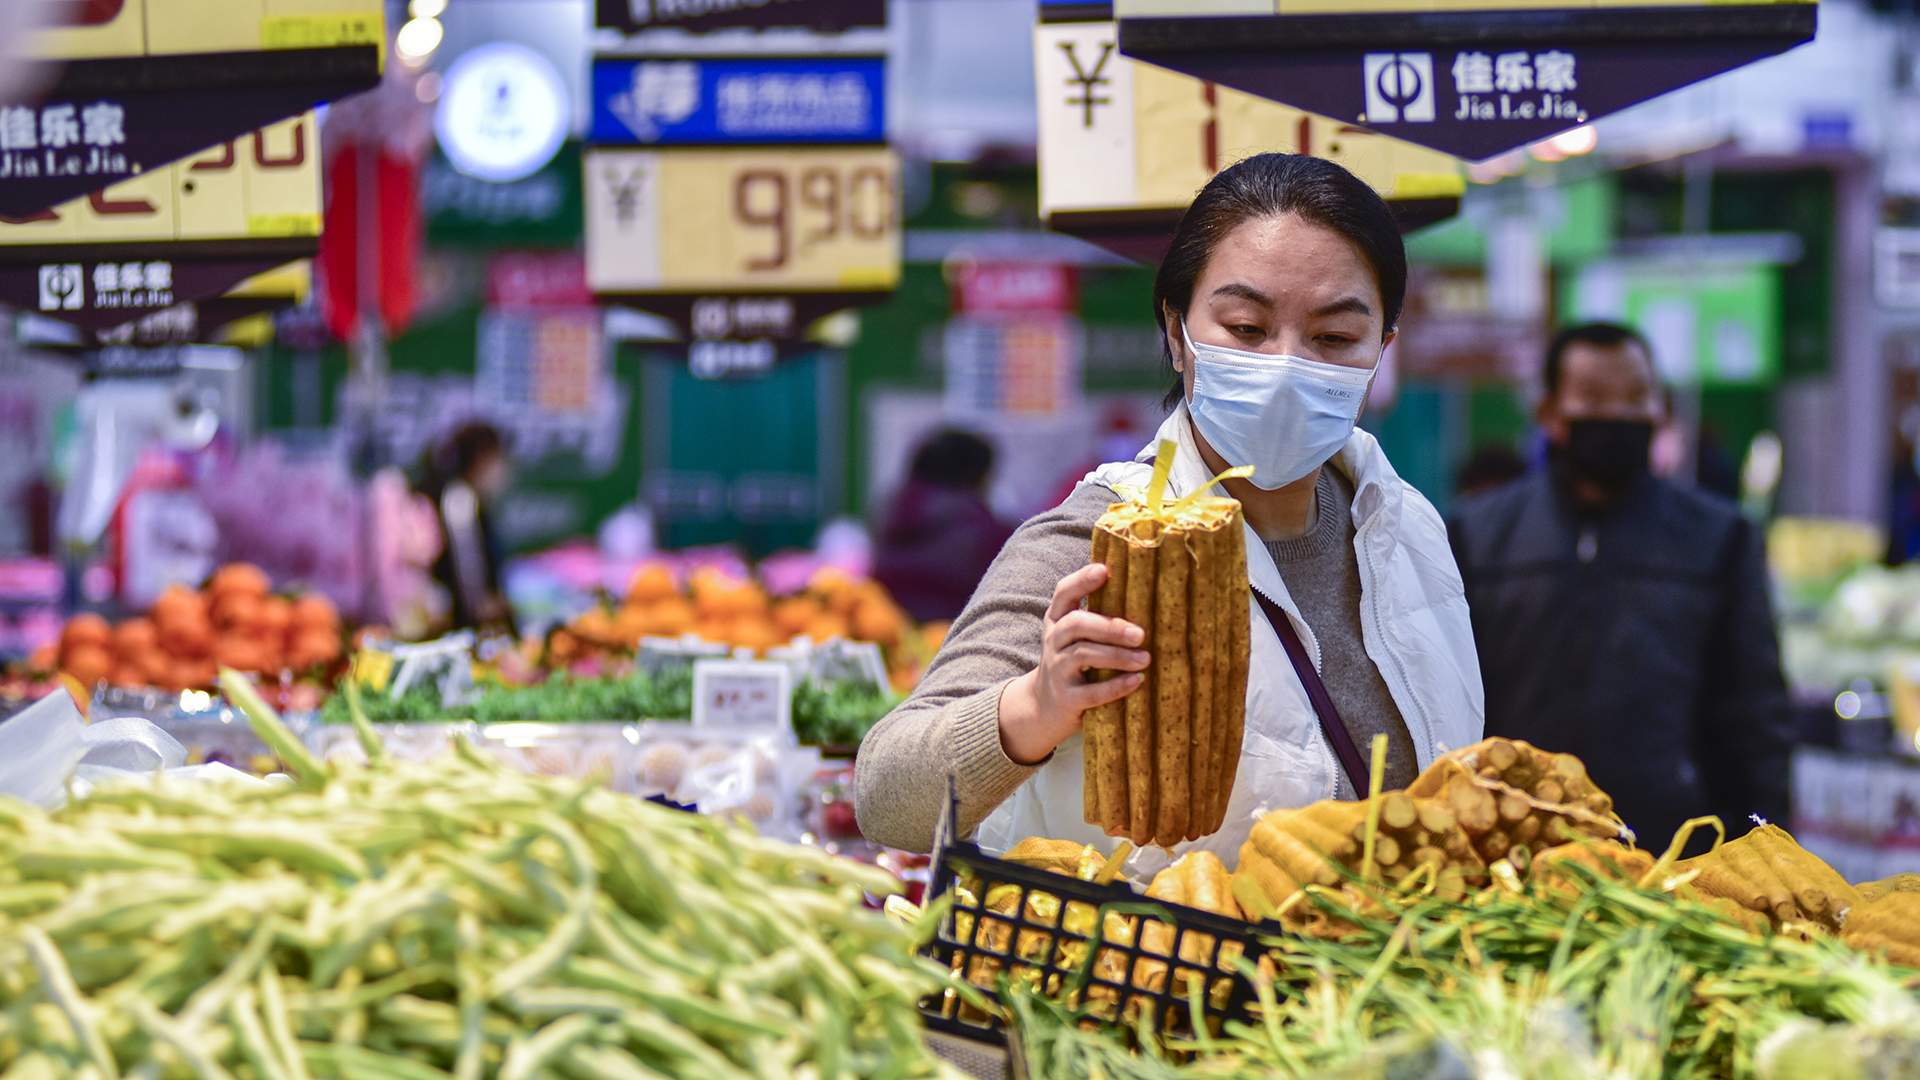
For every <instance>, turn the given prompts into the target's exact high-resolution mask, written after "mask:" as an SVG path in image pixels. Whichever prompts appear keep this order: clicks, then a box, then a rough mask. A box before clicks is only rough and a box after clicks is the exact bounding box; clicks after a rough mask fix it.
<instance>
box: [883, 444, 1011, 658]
mask: <svg viewBox="0 0 1920 1080" xmlns="http://www.w3.org/2000/svg"><path fill="white" fill-rule="evenodd" d="M992 475H993V447H992V446H991V445H989V444H988V443H987V441H986V440H985V439H982V438H981V437H980V436H978V435H975V434H973V433H972V432H970V431H959V430H956V429H947V430H943V431H937V432H935V433H934V434H933V435H931V436H929V437H928V438H927V439H926V440H925V441H924V442H922V443H921V444H920V447H919V449H917V450H915V451H914V454H913V464H912V465H910V466H909V467H908V469H907V480H906V483H905V484H902V485H901V487H900V490H899V491H898V492H896V493H895V494H894V496H893V500H892V501H891V502H890V503H889V504H888V506H887V510H886V516H885V517H884V519H883V520H882V521H881V524H880V535H879V536H878V538H876V540H875V543H874V551H873V576H874V578H875V579H876V580H878V581H879V582H880V583H881V584H882V585H885V586H886V587H887V591H888V592H890V593H892V594H893V596H894V599H895V600H898V601H899V602H900V604H901V606H902V607H905V608H906V609H907V611H908V613H910V614H911V615H912V616H913V617H914V618H915V619H918V620H920V621H922V622H925V621H927V620H929V619H951V618H953V617H955V616H957V615H959V614H960V609H961V608H964V607H966V606H967V597H969V596H972V595H973V587H974V586H975V585H977V584H979V581H980V576H981V575H982V574H985V573H986V572H987V566H988V565H989V564H991V563H992V562H993V557H994V556H995V555H998V554H999V553H1000V545H1002V544H1004V543H1006V542H1007V537H1009V536H1011V535H1013V527H1012V526H1010V525H1007V524H1006V523H1004V522H1002V521H1000V520H999V519H998V518H996V517H994V515H993V508H992V507H991V506H989V505H988V504H987V483H988V480H989V479H990V478H991V477H992Z"/></svg>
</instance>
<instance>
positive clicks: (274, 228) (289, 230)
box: [247, 214, 320, 236]
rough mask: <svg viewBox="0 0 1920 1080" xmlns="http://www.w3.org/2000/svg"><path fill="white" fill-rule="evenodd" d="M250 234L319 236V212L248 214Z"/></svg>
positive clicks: (248, 233) (248, 231)
mask: <svg viewBox="0 0 1920 1080" xmlns="http://www.w3.org/2000/svg"><path fill="white" fill-rule="evenodd" d="M247 235H248V236H319V235H320V215H319V214H248V215H247Z"/></svg>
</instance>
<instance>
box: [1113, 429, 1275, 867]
mask: <svg viewBox="0 0 1920 1080" xmlns="http://www.w3.org/2000/svg"><path fill="white" fill-rule="evenodd" d="M1171 457H1172V447H1171V445H1170V444H1162V446H1161V452H1160V458H1159V461H1158V462H1156V466H1157V467H1156V470H1155V483H1154V488H1153V489H1152V491H1151V492H1150V493H1149V497H1148V498H1146V499H1144V500H1135V501H1128V502H1119V503H1114V504H1113V505H1112V506H1110V507H1109V508H1108V509H1107V512H1106V513H1105V514H1104V515H1102V516H1101V518H1100V520H1099V521H1098V522H1096V523H1095V525H1094V530H1093V561H1094V562H1098V563H1104V564H1105V565H1106V567H1107V581H1106V584H1105V585H1103V586H1102V587H1101V588H1100V590H1099V591H1098V592H1096V593H1095V594H1094V595H1093V597H1092V598H1091V599H1090V600H1089V601H1088V608H1089V609H1090V610H1092V611H1094V612H1096V613H1098V614H1101V615H1111V616H1116V617H1119V618H1123V619H1126V620H1127V621H1128V622H1131V623H1133V624H1134V625H1136V626H1139V627H1140V628H1142V629H1143V630H1144V631H1145V632H1146V643H1145V645H1144V646H1143V648H1145V649H1146V650H1147V651H1148V654H1149V656H1150V657H1151V658H1152V659H1151V664H1150V666H1149V667H1148V668H1147V671H1146V672H1145V676H1146V678H1145V681H1144V682H1143V683H1142V684H1141V686H1140V688H1139V689H1138V690H1135V691H1134V692H1133V693H1131V694H1128V695H1127V696H1126V697H1125V698H1122V699H1121V700H1119V701H1116V702H1112V703H1110V704H1107V705H1103V706H1100V707H1099V708H1097V709H1093V710H1090V711H1089V712H1088V713H1087V714H1086V715H1085V717H1084V718H1083V723H1082V728H1081V730H1082V740H1083V743H1084V750H1085V762H1086V766H1085V768H1086V771H1085V774H1084V780H1083V784H1084V789H1085V807H1084V810H1085V817H1086V820H1087V821H1088V822H1089V823H1090V824H1094V825H1098V826H1100V827H1101V829H1103V830H1104V831H1105V832H1107V833H1108V834H1109V835H1112V836H1124V837H1127V838H1128V839H1130V840H1132V841H1133V843H1135V844H1138V845H1145V844H1159V845H1161V846H1170V845H1173V844H1177V843H1179V842H1181V841H1183V840H1192V839H1195V838H1198V837H1202V836H1206V835H1209V834H1211V833H1213V832H1215V831H1217V830H1218V829H1219V828H1220V824H1221V821H1222V820H1223V819H1224V818H1225V816H1226V812H1227V797H1228V795H1229V794H1230V793H1231V792H1232V791H1233V781H1234V775H1235V773H1236V772H1237V770H1238V768H1239V762H1240V738H1241V729H1242V725H1243V724H1244V723H1245V720H1246V696H1247V635H1248V631H1249V625H1248V607H1247V595H1248V587H1247V555H1246V539H1245V531H1244V529H1243V528H1242V527H1241V521H1242V518H1241V512H1240V504H1239V502H1237V501H1235V500H1233V499H1228V498H1223V497H1219V496H1212V495H1207V494H1204V492H1205V491H1206V490H1208V489H1210V488H1211V486H1212V485H1209V486H1208V488H1203V489H1202V494H1199V495H1197V496H1193V497H1189V498H1187V499H1183V500H1181V501H1179V502H1177V503H1171V504H1163V503H1161V502H1160V500H1159V499H1158V498H1157V497H1153V496H1154V494H1155V493H1157V491H1158V490H1160V489H1161V488H1162V487H1163V486H1164V483H1165V472H1166V469H1167V463H1168V462H1170V461H1171ZM1235 471H1236V472H1240V471H1241V470H1235ZM1113 674H1114V673H1113V672H1096V673H1095V677H1096V678H1108V677H1111V676H1112V675H1113Z"/></svg>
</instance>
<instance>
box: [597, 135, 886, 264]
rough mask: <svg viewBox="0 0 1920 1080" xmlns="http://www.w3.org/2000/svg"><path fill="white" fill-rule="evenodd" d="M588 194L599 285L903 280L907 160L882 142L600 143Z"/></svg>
mask: <svg viewBox="0 0 1920 1080" xmlns="http://www.w3.org/2000/svg"><path fill="white" fill-rule="evenodd" d="M586 192H587V200H586V218H587V282H588V284H589V285H590V286H592V288H593V291H594V292H596V293H602V294H623V293H624V294H644V293H686V292H727V293H735V294H738V293H780V292H789V291H801V292H807V291H833V292H886V291H889V290H891V289H893V287H894V286H895V285H896V284H898V282H899V280H900V254H901V249H900V198H899V160H898V158H896V157H895V156H894V154H893V152H892V151H891V150H888V149H886V148H885V147H832V148H792V149H752V150H726V149H686V150H595V151H591V152H589V153H588V155H587V160H586ZM669 256H670V257H669Z"/></svg>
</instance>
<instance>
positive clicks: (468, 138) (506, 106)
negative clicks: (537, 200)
mask: <svg viewBox="0 0 1920 1080" xmlns="http://www.w3.org/2000/svg"><path fill="white" fill-rule="evenodd" d="M567 121H568V108H567V88H566V84H565V83H563V82H561V81H560V73H559V72H557V71H555V70H554V69H553V65H552V64H550V63H548V62H547V58H546V57H544V56H541V55H540V54H539V53H537V52H535V51H534V50H532V49H529V48H527V47H526V46H525V45H517V44H514V43H512V42H506V41H498V42H494V43H492V44H489V45H482V46H480V47H479V48H476V49H471V50H469V51H467V52H465V53H462V54H461V56H460V58H459V59H458V60H455V61H454V62H453V66H452V67H450V68H448V69H447V74H446V78H445V80H444V82H443V83H442V84H441V91H440V107H439V109H438V110H437V111H436V112H435V113H434V117H433V129H434V132H435V133H436V134H437V135H438V136H439V137H440V149H441V150H443V151H445V152H446V155H447V159H448V160H449V161H451V162H453V167H454V168H456V169H459V170H460V171H461V172H463V173H466V174H467V175H469V176H476V177H479V178H480V179H482V180H492V181H495V182H497V183H506V182H508V181H512V180H521V179H524V178H526V177H528V176H531V175H533V174H534V173H535V172H537V171H539V169H540V167H541V166H542V165H545V164H546V163H547V162H549V161H551V160H553V155H554V154H555V153H557V152H559V150H560V144H561V143H563V142H565V141H566V138H567Z"/></svg>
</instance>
